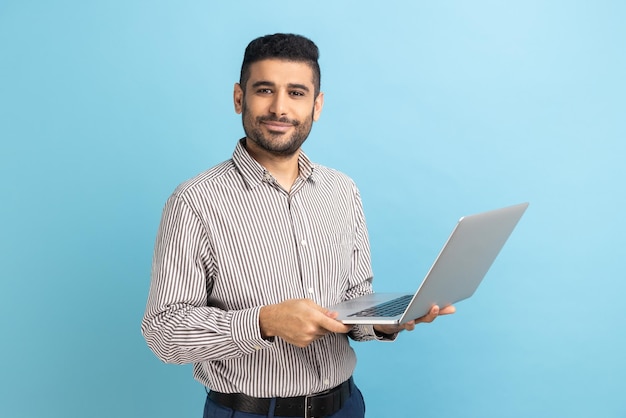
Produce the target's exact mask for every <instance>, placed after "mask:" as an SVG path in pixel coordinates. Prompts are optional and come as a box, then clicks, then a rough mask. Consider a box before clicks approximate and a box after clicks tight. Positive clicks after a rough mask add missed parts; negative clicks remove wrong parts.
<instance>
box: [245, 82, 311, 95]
mask: <svg viewBox="0 0 626 418" xmlns="http://www.w3.org/2000/svg"><path fill="white" fill-rule="evenodd" d="M275 86H276V83H273V82H271V81H265V80H260V81H257V82H256V83H254V84H252V88H258V87H275ZM287 87H289V88H290V89H301V90H304V91H306V92H309V91H310V90H311V89H309V87H307V86H306V85H305V84H298V83H289V84H287Z"/></svg>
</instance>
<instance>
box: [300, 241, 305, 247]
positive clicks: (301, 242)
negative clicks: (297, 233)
mask: <svg viewBox="0 0 626 418" xmlns="http://www.w3.org/2000/svg"><path fill="white" fill-rule="evenodd" d="M300 244H302V246H303V247H306V240H305V239H303V240H302V241H300Z"/></svg>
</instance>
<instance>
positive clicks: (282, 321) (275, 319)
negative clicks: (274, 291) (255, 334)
mask: <svg viewBox="0 0 626 418" xmlns="http://www.w3.org/2000/svg"><path fill="white" fill-rule="evenodd" d="M336 317H337V313H336V312H331V311H329V310H328V309H325V308H323V307H321V306H319V305H317V304H316V303H315V302H313V301H312V300H310V299H289V300H286V301H284V302H281V303H278V304H276V305H267V306H263V307H262V308H261V311H260V313H259V325H260V327H261V335H262V336H263V338H270V337H280V338H282V339H283V340H285V341H287V342H288V343H289V344H293V345H295V346H298V347H306V346H308V345H309V344H311V343H312V342H313V341H315V340H317V339H318V338H322V337H323V336H324V335H326V334H328V333H331V332H334V333H342V334H345V333H348V332H349V331H350V330H351V329H352V326H351V325H344V324H342V323H341V322H339V321H337V320H335V318H336Z"/></svg>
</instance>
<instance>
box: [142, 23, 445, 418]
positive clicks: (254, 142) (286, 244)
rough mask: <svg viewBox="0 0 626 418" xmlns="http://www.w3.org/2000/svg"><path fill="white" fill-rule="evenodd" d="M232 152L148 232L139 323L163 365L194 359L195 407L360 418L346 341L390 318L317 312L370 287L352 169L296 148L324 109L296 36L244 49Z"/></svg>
mask: <svg viewBox="0 0 626 418" xmlns="http://www.w3.org/2000/svg"><path fill="white" fill-rule="evenodd" d="M233 96H234V105H235V111H236V112H237V113H240V114H241V115H242V121H243V128H244V131H245V137H244V138H243V139H241V140H240V141H239V142H237V144H236V147H235V151H234V153H233V156H232V158H231V159H229V160H228V161H225V162H224V163H222V164H219V165H217V166H215V167H213V168H211V169H209V170H207V171H206V172H204V173H202V174H200V175H198V176H196V177H195V178H193V179H191V180H188V181H186V182H185V183H183V184H181V185H180V186H179V187H178V188H177V189H176V190H175V191H174V193H173V194H172V196H171V197H170V198H169V199H168V201H167V203H166V205H165V208H164V210H163V216H162V220H161V225H160V228H159V232H158V235H157V240H156V245H155V252H154V260H153V266H152V282H151V286H150V293H149V296H148V303H147V307H146V312H145V315H144V319H143V322H142V332H143V334H144V336H145V338H146V341H147V343H148V345H149V346H150V348H151V349H152V350H153V351H154V352H155V353H156V355H157V356H158V357H159V358H160V359H162V360H163V361H165V362H170V363H179V364H181V363H193V364H194V377H195V378H196V379H197V380H198V381H199V382H201V383H202V384H203V385H205V386H206V387H207V388H208V389H209V392H208V395H207V399H206V403H205V409H204V417H205V418H209V417H226V416H228V417H272V416H274V417H281V416H291V417H295V416H299V417H305V416H306V417H333V418H348V417H349V418H358V417H363V416H364V413H365V405H364V402H363V397H362V396H361V392H360V391H359V390H358V388H357V386H356V385H355V383H354V380H353V379H352V373H353V371H354V368H355V365H356V357H355V353H354V351H353V350H352V348H351V347H350V344H349V338H351V339H354V340H356V341H366V340H390V339H393V338H395V336H396V334H397V333H398V332H399V331H401V330H404V329H406V330H412V329H413V328H414V327H415V324H416V323H419V322H431V321H433V320H434V319H435V318H436V317H437V315H440V314H446V313H452V312H453V311H454V308H453V307H450V308H447V309H445V310H441V312H440V311H439V309H438V308H437V307H433V309H432V310H431V311H430V312H429V313H428V315H426V316H424V317H423V318H418V319H416V320H415V321H411V322H409V323H407V324H404V325H402V326H397V327H396V326H376V327H373V326H364V325H358V326H348V325H344V324H342V323H340V322H338V321H336V320H335V319H334V318H335V317H336V313H334V312H330V311H328V310H327V309H326V308H324V307H325V306H331V305H334V304H336V303H338V302H341V301H343V300H347V299H351V298H354V297H357V296H360V295H364V294H367V293H371V292H372V287H371V281H372V269H371V265H370V249H369V239H368V234H367V227H366V224H365V218H364V215H363V209H362V205H361V198H360V195H359V192H358V189H357V187H356V186H355V184H354V183H353V182H352V180H351V179H350V178H348V177H347V176H345V175H344V174H342V173H339V172H337V171H335V170H332V169H329V168H326V167H324V166H321V165H318V164H314V163H312V162H311V161H310V160H309V159H308V158H307V156H306V155H305V154H304V153H303V152H302V150H301V146H302V144H303V143H304V141H305V140H306V139H307V137H308V135H309V133H310V131H311V128H312V125H313V122H315V121H317V120H318V118H319V117H320V114H321V112H322V107H323V104H324V95H323V93H321V92H320V69H319V65H318V49H317V47H316V46H315V44H314V43H313V42H311V41H310V40H309V39H307V38H304V37H302V36H299V35H290V34H276V35H268V36H264V37H261V38H258V39H255V40H254V41H252V42H251V43H250V44H249V45H248V47H247V48H246V51H245V54H244V61H243V65H242V68H241V77H240V82H239V83H237V84H236V85H235V88H234V95H233Z"/></svg>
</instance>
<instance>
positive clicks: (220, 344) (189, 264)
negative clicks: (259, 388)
mask: <svg viewBox="0 0 626 418" xmlns="http://www.w3.org/2000/svg"><path fill="white" fill-rule="evenodd" d="M213 268H214V263H213V257H212V252H211V245H210V239H209V236H208V233H207V231H206V228H205V227H204V225H203V224H202V222H201V220H200V219H199V217H198V216H197V215H196V213H195V212H194V211H193V210H192V209H191V208H190V207H189V205H188V204H187V203H186V202H185V201H184V200H183V199H182V198H181V197H180V196H178V195H176V194H174V195H172V196H171V197H170V199H168V201H167V203H166V205H165V208H164V210H163V216H162V219H161V224H160V226H159V231H158V233H157V239H156V243H155V250H154V258H153V263H152V274H151V283H150V292H149V295H148V302H147V305H146V310H145V314H144V317H143V321H142V324H141V330H142V334H143V335H144V338H145V339H146V342H147V343H148V346H149V347H150V349H152V351H153V352H154V353H155V354H156V355H157V357H159V358H160V359H161V360H162V361H164V362H167V363H177V364H183V363H198V362H202V361H208V360H213V359H222V360H223V359H227V358H236V357H241V356H245V355H247V354H250V353H252V352H254V351H256V350H259V349H262V348H266V347H268V346H270V345H271V343H270V342H268V341H266V340H264V339H263V338H262V337H261V333H260V328H259V310H260V307H254V308H250V309H244V310H235V311H226V310H223V309H220V308H219V307H218V306H210V304H209V303H208V302H207V295H208V294H210V288H211V286H212V279H211V274H212V273H211V271H212V269H213Z"/></svg>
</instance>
